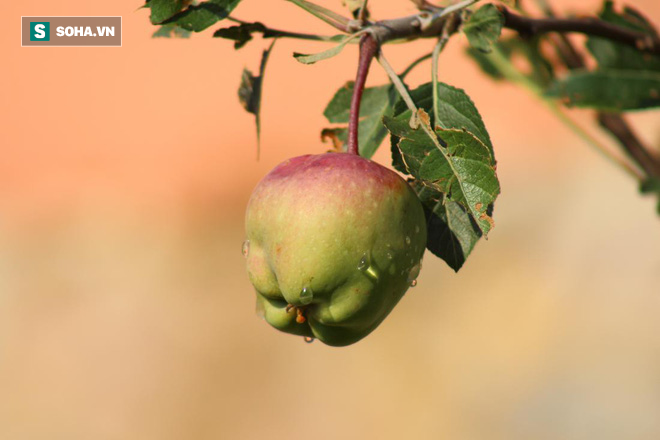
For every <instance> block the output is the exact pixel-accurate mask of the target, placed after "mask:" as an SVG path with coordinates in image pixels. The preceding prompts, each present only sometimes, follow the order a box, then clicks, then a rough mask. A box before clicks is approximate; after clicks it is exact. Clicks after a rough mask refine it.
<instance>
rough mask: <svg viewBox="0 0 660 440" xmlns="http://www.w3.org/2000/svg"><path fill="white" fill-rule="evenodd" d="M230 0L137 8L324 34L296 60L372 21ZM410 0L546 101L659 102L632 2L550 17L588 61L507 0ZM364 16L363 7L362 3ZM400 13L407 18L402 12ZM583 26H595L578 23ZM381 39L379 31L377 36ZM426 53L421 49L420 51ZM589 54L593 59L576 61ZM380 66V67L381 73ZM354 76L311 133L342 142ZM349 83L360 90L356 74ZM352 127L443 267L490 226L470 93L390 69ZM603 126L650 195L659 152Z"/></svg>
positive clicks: (337, 43)
mask: <svg viewBox="0 0 660 440" xmlns="http://www.w3.org/2000/svg"><path fill="white" fill-rule="evenodd" d="M240 1H241V0H208V1H203V2H200V3H196V4H192V3H191V2H190V1H188V0H148V1H147V2H146V4H145V7H147V8H149V9H150V10H151V16H150V19H151V22H152V23H153V24H155V25H159V26H161V27H160V28H159V30H158V31H157V32H156V33H155V34H154V37H188V36H189V34H190V32H200V31H202V30H204V29H206V28H208V27H210V26H212V25H214V24H216V23H217V22H219V21H222V20H225V19H227V18H229V19H231V20H232V21H234V22H237V23H238V24H235V25H231V26H223V27H221V28H219V29H217V30H215V32H214V33H213V36H214V37H219V38H224V39H228V40H231V41H233V42H234V47H235V48H236V49H240V48H241V47H243V46H244V45H245V44H247V43H248V42H249V41H251V40H253V38H254V35H255V34H261V35H262V36H263V37H264V38H279V37H289V38H301V39H308V40H309V39H311V40H320V41H325V42H328V43H330V44H331V45H332V46H331V47H330V48H329V49H326V50H324V51H322V52H319V53H317V54H311V55H303V54H299V53H294V54H293V56H294V57H295V58H296V59H297V60H298V61H299V62H302V63H305V64H312V63H315V62H318V61H321V60H325V59H328V58H331V57H333V56H335V55H337V54H338V53H339V52H340V51H341V50H342V49H344V48H345V47H346V46H347V45H349V44H351V43H356V38H357V37H359V36H361V35H363V34H365V33H366V32H370V30H371V29H370V26H372V27H373V26H378V24H379V22H377V21H376V22H368V23H366V24H365V23H362V22H358V21H356V20H354V19H353V18H354V17H357V15H358V13H359V11H360V10H361V7H362V5H363V3H362V2H361V1H357V0H356V1H351V2H348V4H347V6H348V8H349V10H350V18H346V17H344V16H342V15H341V14H338V13H336V12H334V11H331V10H329V9H327V8H325V7H321V6H318V5H315V4H314V3H311V2H309V1H306V0H289V2H290V3H292V4H294V5H296V6H298V7H301V8H302V9H304V10H305V11H307V12H309V13H310V14H311V15H314V16H315V17H316V18H319V19H321V20H323V21H324V22H325V23H326V24H328V25H330V26H333V27H334V28H335V29H337V30H340V31H341V32H343V34H344V35H340V36H335V37H325V36H323V35H315V34H312V35H310V34H297V33H295V32H287V31H279V30H275V29H270V28H269V27H268V26H267V25H265V24H263V23H260V22H245V21H241V20H238V19H235V18H233V17H230V14H231V13H232V11H233V10H234V8H236V7H237V6H238V4H239V3H240ZM414 3H415V4H416V5H417V6H418V7H419V8H420V9H423V10H422V11H421V12H420V14H419V15H418V16H417V20H418V23H419V24H418V25H417V26H418V29H417V34H416V35H414V37H415V38H421V37H428V36H429V35H425V34H424V32H426V31H425V30H424V29H431V28H433V26H432V23H440V24H441V25H442V26H440V27H439V28H437V29H438V30H437V32H436V33H435V34H434V35H433V36H435V37H438V38H440V37H442V38H448V37H449V36H450V35H452V34H456V33H459V32H458V31H462V34H463V35H464V36H465V37H466V40H467V42H468V43H469V47H468V48H467V49H466V50H467V53H468V54H469V55H470V57H471V58H472V59H473V60H474V61H475V62H476V65H477V66H478V68H480V69H481V70H482V71H483V72H484V73H485V74H486V75H487V76H488V77H490V78H491V79H493V80H497V81H503V80H511V79H512V73H511V72H515V75H514V76H515V77H516V78H518V83H522V84H523V85H527V86H528V87H529V88H531V89H533V90H534V91H536V93H537V95H538V96H539V97H540V98H541V99H544V100H546V101H549V102H550V101H554V102H555V103H554V104H552V105H563V106H575V107H583V108H588V109H595V110H597V111H607V112H625V111H632V110H637V111H639V110H645V109H650V108H654V107H658V106H660V56H658V55H657V53H653V51H651V50H644V49H645V48H644V47H642V46H644V45H647V47H646V49H648V47H651V46H652V45H651V46H648V44H649V43H648V41H651V42H654V41H656V40H657V39H658V33H657V31H656V30H655V28H654V26H653V24H652V23H650V22H649V21H648V20H647V19H646V18H645V17H644V16H643V14H641V13H640V12H639V11H636V10H634V9H632V8H629V7H626V8H624V9H623V10H622V11H621V12H617V10H616V9H615V7H614V4H613V2H612V1H610V0H605V1H604V3H603V6H602V9H601V10H600V12H599V13H598V16H597V17H598V20H596V19H593V20H588V19H587V20H586V21H581V22H579V23H578V22H576V21H575V20H578V21H579V20H580V19H573V20H574V21H571V19H566V20H565V21H563V22H561V23H560V24H561V26H558V28H557V29H558V30H560V31H569V32H570V31H571V30H570V29H569V28H570V26H571V24H572V23H577V24H579V26H578V27H577V28H576V29H578V31H579V32H583V33H586V34H587V35H588V38H587V39H586V42H585V48H586V51H585V52H584V53H588V54H589V55H590V56H591V57H592V58H593V61H594V63H588V62H586V61H585V60H584V59H583V58H582V57H583V55H582V53H581V52H580V51H579V50H576V48H575V47H574V46H573V43H572V42H571V41H570V40H568V39H565V38H563V37H560V36H557V35H553V36H549V34H548V33H547V31H539V29H540V28H539V27H534V26H529V27H526V28H524V29H521V28H516V26H515V23H512V22H510V21H509V19H510V17H511V15H507V14H508V12H507V9H506V8H512V9H514V10H519V11H520V9H519V8H520V4H519V2H503V4H496V3H493V4H485V5H484V6H482V7H480V8H478V9H476V10H475V11H460V7H457V8H455V10H456V12H452V14H453V15H451V14H445V13H444V11H443V10H442V9H433V7H430V6H429V4H428V3H427V2H424V1H415V2H414ZM459 6H461V5H459ZM464 6H467V3H466V4H465V5H464ZM429 7H430V8H431V9H428V8H429ZM424 8H427V9H424ZM521 12H522V13H521V16H520V17H522V18H520V20H530V18H529V15H528V14H526V13H525V11H521ZM545 14H546V16H545V17H541V18H540V19H539V20H543V19H547V20H546V21H545V22H544V24H546V25H547V24H548V23H549V21H548V20H561V19H559V18H557V17H555V16H554V14H553V12H552V11H551V10H550V8H549V7H546V10H545ZM364 16H366V17H369V15H368V11H365V15H364ZM433 20H435V21H433ZM442 20H444V21H442ZM452 20H453V21H452ZM408 21H409V22H412V23H414V20H412V21H411V20H408ZM387 23H388V26H393V27H394V28H396V26H397V25H400V23H399V22H397V23H399V24H396V25H395V24H393V23H395V22H394V21H392V20H390V21H388V22H387ZM550 24H551V23H550ZM411 26H412V25H411ZM425 26H426V28H425ZM589 26H592V27H594V29H596V30H593V31H590V28H589ZM506 27H509V28H511V29H514V30H517V31H518V34H516V35H513V34H507V35H504V36H503V35H502V30H503V28H506ZM380 30H381V31H382V30H383V29H382V28H381V29H380ZM390 30H391V29H390ZM413 30H414V29H413ZM549 30H552V29H549ZM398 32H401V31H400V29H399V30H398ZM631 32H632V35H634V36H639V39H638V40H636V43H637V44H636V45H634V44H633V45H631V44H630V41H629V38H628V37H630V35H631V34H630V33H631ZM415 38H409V39H415ZM626 38H628V40H626ZM394 39H397V38H394ZM403 39H405V38H403ZM398 40H399V41H401V40H402V38H398ZM387 42H388V41H387V39H385V40H383V41H381V43H387ZM445 42H446V41H445ZM443 47H444V42H441V44H439V45H438V46H437V47H436V52H439V51H441V50H442V48H443ZM271 49H272V45H271V46H270V47H269V48H268V49H267V50H266V51H264V54H263V57H262V62H261V67H260V71H259V75H256V76H255V75H253V74H252V73H251V72H250V71H249V70H247V69H246V70H244V72H243V75H242V78H241V84H240V89H239V97H240V100H241V103H242V104H243V106H244V107H245V109H246V110H247V111H248V112H250V113H252V114H254V115H255V117H256V123H257V135H258V136H259V127H260V115H259V113H260V103H261V91H262V85H263V78H264V74H265V67H266V61H267V59H268V56H269V54H270V51H271ZM428 57H430V54H429V55H427V56H425V57H424V58H428ZM434 60H435V58H434ZM419 61H421V60H419ZM514 61H515V62H514ZM521 63H522V64H521ZM591 64H593V65H594V66H595V67H594V68H587V67H586V66H590V65H591ZM414 65H417V63H414ZM414 65H413V66H411V68H410V69H412V68H413V67H414ZM386 70H387V68H386ZM388 73H390V77H391V76H392V75H391V72H388ZM406 73H407V71H406ZM403 76H404V75H401V77H402V78H403ZM355 87H356V84H355V82H353V81H350V82H347V83H345V84H344V85H343V86H341V87H340V88H339V89H338V90H337V92H336V93H335V94H334V96H333V97H332V98H331V100H330V102H329V103H328V105H327V107H326V108H325V111H324V115H325V117H326V118H327V120H328V122H329V123H330V124H332V126H331V127H328V128H325V129H324V130H323V131H322V137H323V138H326V139H331V140H332V141H333V143H334V147H335V148H336V149H337V150H344V149H345V148H346V142H347V133H348V125H349V124H350V123H351V122H350V117H349V115H350V109H351V98H352V96H353V93H354V91H355V90H354V89H355ZM359 87H360V90H362V85H360V86H359ZM434 90H435V92H434ZM566 118H568V117H565V118H564V119H565V120H566ZM624 123H625V122H624ZM357 126H358V145H359V153H360V155H361V156H363V157H366V158H370V157H372V156H373V154H374V153H375V152H376V151H377V150H378V148H379V147H380V146H381V144H382V143H383V141H384V139H385V138H386V137H387V135H388V134H389V135H390V146H391V153H392V165H393V167H394V168H395V169H396V170H398V171H399V172H401V173H403V174H405V175H406V176H408V178H409V180H410V182H411V185H412V187H413V188H414V189H415V191H416V192H417V194H418V196H419V198H420V200H421V201H422V204H423V206H424V210H425V214H426V219H427V226H428V243H427V247H428V249H429V250H430V251H431V252H433V253H434V254H435V255H437V256H438V257H440V258H442V259H443V260H444V261H445V262H446V263H447V264H448V265H449V266H450V267H451V268H453V269H454V270H459V269H460V268H461V267H462V266H463V264H464V263H465V261H466V259H467V258H468V256H469V255H470V254H471V252H472V251H473V250H474V248H475V246H476V244H477V242H478V241H479V240H480V238H481V237H482V236H486V235H487V234H488V233H489V232H490V231H491V229H492V228H493V227H494V221H493V219H492V216H493V211H494V205H495V202H496V199H497V196H498V194H499V193H500V183H499V180H498V177H497V172H496V161H495V150H494V146H493V143H492V140H491V138H490V136H489V134H488V131H487V129H486V124H485V123H484V121H483V119H482V117H481V115H480V114H479V111H478V110H477V107H476V105H475V103H474V102H473V101H472V100H471V99H470V97H469V96H468V94H467V93H466V92H465V91H464V90H461V89H458V88H456V87H453V86H451V85H449V84H445V83H442V82H437V80H436V79H435V78H431V81H430V82H428V83H425V84H422V85H421V86H419V87H416V88H414V89H412V90H410V88H409V87H408V85H405V84H403V83H401V84H399V85H397V81H394V79H393V83H392V84H384V85H380V86H376V87H369V88H365V89H364V90H363V94H362V99H361V106H360V113H359V120H358V123H357ZM612 134H614V135H615V137H616V138H617V139H618V140H619V141H620V143H621V148H622V150H623V151H624V152H625V153H626V154H627V157H628V159H625V160H626V163H625V166H624V168H625V169H628V170H632V171H633V174H634V176H635V177H636V178H638V179H639V184H640V190H641V191H642V192H643V193H645V194H654V195H656V196H658V198H659V199H660V183H659V182H660V159H658V160H656V161H655V163H653V161H654V160H655V159H657V158H656V157H655V156H656V155H654V153H653V152H652V151H651V152H646V154H647V157H649V158H650V159H648V160H647V162H646V163H645V162H643V161H642V159H643V157H644V155H641V156H640V155H639V154H634V152H633V151H632V150H631V149H630V148H629V145H628V143H627V142H628V141H629V140H628V139H626V136H625V135H621V134H620V133H612ZM640 157H642V159H640ZM619 160H622V161H623V160H624V159H619ZM648 161H650V162H648ZM654 167H655V168H654ZM658 212H659V213H660V203H659V204H658Z"/></svg>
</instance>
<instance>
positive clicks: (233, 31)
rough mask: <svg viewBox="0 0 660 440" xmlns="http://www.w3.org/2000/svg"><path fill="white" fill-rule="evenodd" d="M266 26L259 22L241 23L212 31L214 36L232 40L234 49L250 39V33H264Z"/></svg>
mask: <svg viewBox="0 0 660 440" xmlns="http://www.w3.org/2000/svg"><path fill="white" fill-rule="evenodd" d="M265 31H266V26H264V25H263V24H261V23H259V22H255V23H243V24H241V25H239V26H230V27H228V28H222V29H218V30H217V31H215V32H214V33H213V36H214V37H216V38H226V39H228V40H233V41H234V49H240V48H241V47H243V46H245V44H246V43H247V42H248V41H250V40H252V34H253V33H255V32H261V33H264V32H265Z"/></svg>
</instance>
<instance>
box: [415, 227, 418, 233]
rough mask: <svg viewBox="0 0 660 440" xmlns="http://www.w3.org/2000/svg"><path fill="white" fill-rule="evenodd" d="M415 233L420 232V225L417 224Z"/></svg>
mask: <svg viewBox="0 0 660 440" xmlns="http://www.w3.org/2000/svg"><path fill="white" fill-rule="evenodd" d="M415 234H419V226H415Z"/></svg>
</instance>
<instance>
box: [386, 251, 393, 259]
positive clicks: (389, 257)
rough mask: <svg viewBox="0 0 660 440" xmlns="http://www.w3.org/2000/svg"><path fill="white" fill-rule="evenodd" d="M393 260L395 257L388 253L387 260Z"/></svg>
mask: <svg viewBox="0 0 660 440" xmlns="http://www.w3.org/2000/svg"><path fill="white" fill-rule="evenodd" d="M392 258H394V256H393V255H392V253H391V252H388V253H387V259H388V260H391V259H392Z"/></svg>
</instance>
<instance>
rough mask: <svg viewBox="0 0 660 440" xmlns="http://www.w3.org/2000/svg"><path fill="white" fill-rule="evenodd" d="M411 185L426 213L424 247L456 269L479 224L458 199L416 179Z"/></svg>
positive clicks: (467, 252) (469, 248)
mask: <svg viewBox="0 0 660 440" xmlns="http://www.w3.org/2000/svg"><path fill="white" fill-rule="evenodd" d="M413 188H414V189H415V191H416V192H417V195H418V196H419V199H420V200H421V202H422V206H423V207H424V213H425V214H426V225H427V230H428V238H427V244H426V247H427V248H428V249H429V250H430V251H431V252H432V253H433V254H434V255H436V256H437V257H439V258H442V259H443V260H444V261H445V262H446V263H447V264H448V265H449V267H451V268H452V269H454V270H455V271H456V272H458V270H459V269H460V268H461V267H463V264H464V263H465V261H466V260H467V258H468V256H469V255H470V253H471V252H472V250H473V249H474V247H475V246H476V244H477V242H478V241H479V239H480V238H481V236H482V234H481V230H480V229H479V226H478V225H477V224H476V223H475V222H474V220H473V219H472V217H471V216H470V214H469V213H468V212H467V211H466V209H465V208H464V207H463V206H462V205H461V204H460V203H457V202H453V201H451V200H448V199H447V198H446V197H445V196H444V194H442V193H440V192H438V191H435V190H433V189H432V188H429V187H427V186H424V185H423V184H421V183H420V182H419V181H414V182H413ZM491 206H492V205H491ZM488 214H489V215H492V212H489V213H488Z"/></svg>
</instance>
